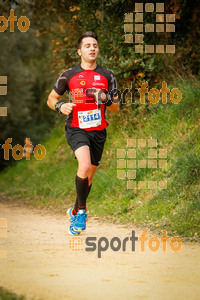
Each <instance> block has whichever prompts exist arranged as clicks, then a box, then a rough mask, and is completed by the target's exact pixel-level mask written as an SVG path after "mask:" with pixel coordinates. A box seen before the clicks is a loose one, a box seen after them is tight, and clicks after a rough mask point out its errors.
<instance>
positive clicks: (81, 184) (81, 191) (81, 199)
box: [76, 175, 88, 210]
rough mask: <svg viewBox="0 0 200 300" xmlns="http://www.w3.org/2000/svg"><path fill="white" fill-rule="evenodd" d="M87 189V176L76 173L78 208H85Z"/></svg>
mask: <svg viewBox="0 0 200 300" xmlns="http://www.w3.org/2000/svg"><path fill="white" fill-rule="evenodd" d="M87 191H88V177H87V178H80V177H78V176H77V175H76V194H77V200H78V209H85V210H86V199H87Z"/></svg>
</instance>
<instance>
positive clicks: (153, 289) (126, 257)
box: [0, 204, 200, 300]
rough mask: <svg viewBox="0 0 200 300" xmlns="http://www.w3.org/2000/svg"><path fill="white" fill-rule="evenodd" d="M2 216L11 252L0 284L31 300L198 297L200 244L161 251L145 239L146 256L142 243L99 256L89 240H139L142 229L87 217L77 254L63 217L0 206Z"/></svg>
mask: <svg viewBox="0 0 200 300" xmlns="http://www.w3.org/2000/svg"><path fill="white" fill-rule="evenodd" d="M0 218H6V219H7V223H8V224H7V237H4V238H3V237H0V253H1V256H3V253H5V252H4V250H6V251H7V258H3V257H1V258H0V286H3V287H5V288H7V289H10V290H12V291H14V292H16V293H17V294H23V295H26V296H27V297H28V298H27V299H31V298H32V297H33V298H34V299H43V300H52V299H54V300H55V299H59V300H62V299H79V300H82V299H153V300H155V299H159V300H160V299H170V300H171V299H176V300H178V299H181V300H183V299H187V300H193V299H199V295H200V246H199V245H192V244H185V243H183V244H182V248H181V249H180V250H179V251H177V252H174V251H172V250H171V248H170V244H167V251H166V252H163V250H162V244H161V245H160V248H159V249H158V251H156V252H152V251H151V250H150V249H149V247H148V241H149V238H150V236H149V235H147V237H148V240H147V241H146V242H145V251H144V252H141V243H140V241H138V242H136V249H135V251H132V248H131V247H132V243H131V241H130V240H129V241H128V242H127V244H126V246H127V249H126V251H122V249H120V250H119V251H117V252H114V251H112V250H111V249H110V248H109V249H108V250H107V251H106V252H102V253H101V258H98V257H97V255H98V253H97V251H95V252H86V251H85V247H86V244H85V239H86V237H92V236H93V237H97V241H98V240H99V238H101V237H103V236H104V237H106V238H107V239H108V241H109V242H110V241H111V239H112V238H113V237H114V236H115V237H119V238H120V239H121V240H122V241H123V239H124V238H125V237H130V236H131V233H132V230H135V234H136V236H138V237H139V236H140V235H141V233H142V230H141V229H140V230H139V229H137V228H123V227H122V226H119V225H113V224H108V223H102V222H100V221H99V220H95V219H94V218H89V220H88V223H87V231H86V232H85V233H82V235H81V236H80V240H79V241H80V243H83V245H74V247H75V249H79V250H76V251H75V250H73V249H72V244H73V242H74V239H73V238H72V236H70V235H69V234H68V232H67V231H66V227H67V226H68V221H66V218H65V216H62V215H58V214H57V215H52V214H49V213H46V212H43V211H42V212H40V211H39V210H36V209H29V208H27V207H26V208H25V207H19V206H17V205H13V204H0ZM2 232H3V231H1V234H2ZM4 232H5V231H4ZM159 239H160V238H159ZM77 241H78V239H77V238H76V242H77ZM97 241H96V242H95V243H96V244H97ZM70 243H71V246H70ZM103 246H104V243H103V242H102V247H103ZM114 246H115V247H117V242H116V243H115V244H114V245H113V247H114ZM81 249H82V250H81Z"/></svg>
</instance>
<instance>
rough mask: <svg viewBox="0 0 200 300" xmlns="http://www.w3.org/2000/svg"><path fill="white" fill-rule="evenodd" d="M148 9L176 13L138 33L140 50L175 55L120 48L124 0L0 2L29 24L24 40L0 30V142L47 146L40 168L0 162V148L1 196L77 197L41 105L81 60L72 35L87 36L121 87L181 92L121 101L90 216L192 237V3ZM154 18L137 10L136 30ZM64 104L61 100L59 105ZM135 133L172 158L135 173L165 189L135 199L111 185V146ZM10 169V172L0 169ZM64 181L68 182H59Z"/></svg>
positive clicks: (129, 8) (198, 13)
mask: <svg viewBox="0 0 200 300" xmlns="http://www.w3.org/2000/svg"><path fill="white" fill-rule="evenodd" d="M136 2H137V3H138V2H143V1H141V0H138V1H136ZM144 2H145V1H144ZM146 2H151V3H152V2H153V3H156V2H164V3H165V13H173V14H175V15H176V21H175V28H176V31H175V33H145V37H144V44H175V46H176V53H175V54H136V53H135V52H134V44H126V43H124V14H125V13H133V12H134V7H135V1H132V0H108V1H104V0H100V1H95V0H94V1H92V0H85V1H80V0H73V1H69V0H60V1H57V0H51V1H50V0H44V1H39V0H33V1H0V15H1V16H5V17H6V18H8V16H9V14H10V9H14V11H15V15H16V16H17V17H18V18H19V17H20V16H23V15H25V16H27V17H28V18H29V19H30V22H31V26H30V28H29V30H28V31H27V32H26V33H21V32H20V31H19V30H18V28H17V26H16V22H15V32H14V33H11V32H10V31H9V27H8V29H7V30H6V31H5V32H4V33H0V51H1V52H0V76H7V77H8V94H7V95H6V96H1V106H7V107H8V116H7V117H0V132H1V135H0V144H4V142H5V140H6V139H7V138H9V137H12V139H13V141H12V146H14V145H16V144H20V145H22V146H23V145H24V138H25V137H26V136H27V137H30V139H31V141H32V142H33V144H34V145H36V144H38V143H41V144H44V145H45V147H46V149H47V155H46V157H45V159H44V160H43V161H40V162H39V161H36V159H34V158H33V159H32V160H31V161H30V162H29V161H25V160H23V161H20V162H17V163H16V162H13V159H12V156H11V151H10V159H9V161H5V160H4V158H3V150H2V149H0V169H1V170H2V172H1V174H0V180H1V182H2V184H0V188H1V190H2V192H3V193H4V194H6V193H7V194H10V195H11V196H12V197H13V196H17V195H18V196H19V197H22V196H23V197H25V198H26V199H27V200H28V201H32V202H34V203H36V202H37V203H38V204H40V205H45V206H49V207H50V206H52V207H55V206H56V205H62V204H63V205H64V204H65V203H66V199H67V197H69V195H70V197H69V198H70V199H72V198H73V197H75V191H74V187H73V188H72V186H73V185H74V174H75V170H76V161H73V160H72V158H73V155H72V154H71V152H70V149H69V148H68V146H67V143H66V140H65V138H64V117H62V116H59V115H58V114H56V113H55V112H53V111H51V110H50V109H49V108H48V107H47V105H46V101H47V97H48V93H49V92H50V91H51V89H52V87H53V84H54V83H55V81H56V79H57V77H58V76H59V74H60V73H61V72H62V71H64V70H65V69H67V68H69V67H72V66H75V65H76V64H78V63H79V62H80V60H79V57H78V55H77V53H76V42H77V40H78V38H79V36H80V35H81V34H82V33H83V32H85V31H88V30H93V31H95V32H96V33H97V34H98V37H99V45H100V55H99V58H98V63H99V64H100V65H103V66H105V67H107V68H110V69H112V70H113V71H114V73H115V75H116V78H117V81H118V89H119V90H123V89H125V88H130V87H131V83H135V86H136V88H138V87H139V86H141V84H142V82H144V81H148V86H149V88H152V87H155V88H158V89H160V88H161V85H162V81H163V80H165V81H166V82H167V84H168V87H169V88H170V89H172V88H174V87H177V88H179V89H180V90H181V92H182V94H183V98H182V100H181V102H180V103H179V104H178V105H174V104H172V103H168V104H166V105H163V104H161V102H159V104H157V105H153V104H151V103H149V102H148V101H146V104H144V105H141V104H140V103H139V100H138V99H137V97H136V103H131V101H130V98H127V99H128V101H127V103H126V105H122V104H121V110H120V112H119V113H118V114H117V115H116V116H115V115H111V114H108V121H109V124H110V125H109V129H108V132H109V139H108V140H107V144H106V148H105V153H104V161H103V162H102V165H101V167H100V170H99V173H98V174H97V177H96V183H95V184H96V187H95V185H94V187H93V189H92V192H91V196H90V197H91V199H92V200H90V210H91V212H92V213H94V214H101V213H102V214H106V215H108V216H112V217H113V220H116V221H122V220H126V221H127V222H128V221H131V222H137V223H142V224H146V225H149V226H152V227H157V226H163V227H164V228H170V230H171V232H172V233H173V232H177V233H179V234H182V235H184V234H185V235H186V236H193V237H196V236H197V235H198V234H199V224H200V213H199V211H200V210H199V209H200V189H199V182H200V167H199V165H200V126H199V112H200V109H199V108H200V92H199V87H200V83H199V75H200V63H199V50H200V26H199V25H200V2H199V1H198V0H193V1H189V0H168V1H153V0H152V1H146ZM154 19H155V13H144V24H146V23H155V20H154ZM136 95H137V93H136ZM67 98H68V96H67V94H65V95H64V97H63V99H64V100H66V101H67ZM168 98H169V96H168ZM52 130H53V131H52ZM133 136H135V137H138V138H148V137H155V138H157V139H158V140H159V141H160V147H166V149H169V150H170V151H171V153H172V154H171V155H170V156H169V163H168V168H167V170H164V172H163V173H162V174H161V173H159V171H152V170H151V171H149V172H144V173H141V174H140V178H141V180H149V179H150V178H153V176H155V178H156V177H157V178H159V176H161V177H163V178H167V179H168V181H169V188H168V189H167V190H163V191H160V192H158V193H153V194H152V192H151V193H150V192H149V191H143V192H142V191H140V192H138V193H136V194H134V193H133V191H127V190H126V188H125V186H124V182H123V181H122V180H121V181H120V180H118V179H117V178H116V149H117V148H122V147H124V145H125V144H126V139H127V138H131V137H133ZM60 158H62V159H63V160H62V164H61V159H60ZM105 160H106V161H105ZM13 164H14V165H15V164H16V166H15V167H14V168H6V170H5V167H8V165H11V166H12V165H13ZM49 164H51V170H50V169H49ZM108 167H109V171H107V168H108ZM16 175H17V176H16ZM66 176H67V183H66V181H65V180H64V179H63V180H61V179H60V178H65V177H66ZM110 178H112V179H110ZM65 179H66V178H65ZM41 180H42V182H43V184H42V185H40V182H41ZM13 181H14V183H15V186H14V187H13ZM5 182H6V184H5ZM108 183H109V184H108ZM96 197H97V198H98V199H99V206H98V207H97V205H96V204H95V203H96V202H95V200H94V199H95V198H96ZM55 201H57V204H55ZM69 201H70V200H69ZM141 204H142V205H141Z"/></svg>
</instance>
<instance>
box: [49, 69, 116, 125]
mask: <svg viewBox="0 0 200 300" xmlns="http://www.w3.org/2000/svg"><path fill="white" fill-rule="evenodd" d="M53 88H54V90H55V91H56V93H58V94H59V95H63V94H64V93H65V91H69V101H70V102H73V103H74V104H76V106H74V107H73V110H72V112H71V113H70V115H69V116H68V117H67V118H66V125H69V126H72V127H79V128H82V129H84V130H87V131H91V130H103V129H104V128H106V127H107V126H108V123H107V122H106V119H105V111H106V106H105V105H103V104H102V103H101V102H98V101H95V98H94V96H93V95H91V91H90V89H103V90H107V91H108V93H110V94H111V96H112V97H113V96H115V95H117V82H116V79H115V76H114V73H113V72H112V71H111V70H109V69H107V68H103V67H101V66H99V65H97V67H96V68H95V69H94V70H84V69H83V68H81V66H80V65H78V66H75V67H73V68H70V69H68V70H66V71H64V72H63V73H62V74H61V75H60V76H59V78H58V80H57V81H56V83H55V85H54V87H53Z"/></svg>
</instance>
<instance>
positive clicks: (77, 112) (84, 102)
mask: <svg viewBox="0 0 200 300" xmlns="http://www.w3.org/2000/svg"><path fill="white" fill-rule="evenodd" d="M77 48H78V55H79V56H80V57H81V64H80V65H78V66H75V67H73V68H70V69H68V70H66V71H64V72H63V73H62V74H61V75H60V77H59V78H58V80H57V82H56V83H55V85H54V87H53V90H52V91H51V93H50V95H49V97H48V101H47V105H48V106H49V107H50V108H51V109H53V110H57V111H58V112H59V113H61V114H64V115H67V118H66V121H65V130H66V135H65V136H66V138H67V142H68V144H69V145H70V147H71V148H72V150H73V152H74V154H75V157H76V158H77V160H78V171H77V174H76V180H75V184H76V193H77V197H76V203H75V206H74V207H72V208H70V209H68V211H67V213H68V216H69V218H70V222H71V224H70V227H69V233H70V234H72V235H78V234H80V232H81V231H83V230H85V229H86V220H87V213H86V199H87V197H88V195H89V192H90V189H91V185H92V178H93V176H94V173H95V171H96V170H97V167H98V165H99V163H100V160H101V156H102V152H103V147H104V143H105V140H106V127H107V126H108V124H107V122H106V119H105V111H106V108H107V109H108V110H109V111H111V112H113V113H116V112H118V111H119V101H118V97H117V83H116V79H115V76H114V74H113V72H112V71H111V70H109V69H106V68H103V67H101V66H99V65H97V63H96V60H97V57H98V53H99V47H98V38H97V35H96V34H95V33H94V32H92V31H88V32H86V33H84V34H83V35H82V36H81V37H80V38H79V40H78V43H77ZM65 91H69V100H70V102H69V103H65V102H59V99H60V97H61V96H62V95H63V94H64V93H65Z"/></svg>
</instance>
